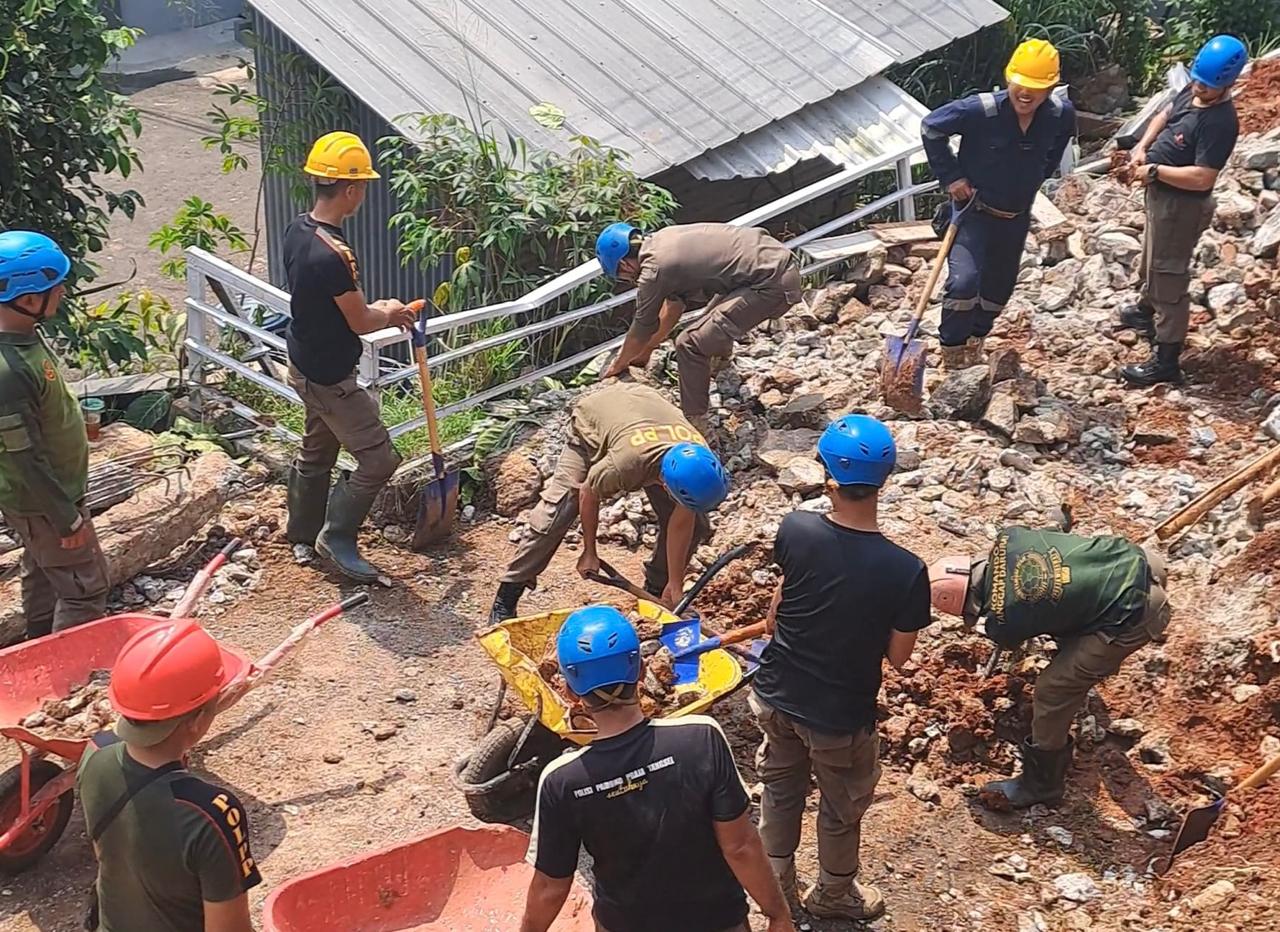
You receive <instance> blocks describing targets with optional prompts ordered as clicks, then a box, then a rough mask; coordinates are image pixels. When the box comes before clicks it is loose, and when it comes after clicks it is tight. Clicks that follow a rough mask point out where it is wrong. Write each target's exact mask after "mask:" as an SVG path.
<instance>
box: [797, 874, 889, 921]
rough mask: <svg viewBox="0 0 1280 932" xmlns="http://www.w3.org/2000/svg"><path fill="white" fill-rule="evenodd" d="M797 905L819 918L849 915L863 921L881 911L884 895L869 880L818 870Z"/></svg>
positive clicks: (855, 919) (850, 917) (874, 916)
mask: <svg viewBox="0 0 1280 932" xmlns="http://www.w3.org/2000/svg"><path fill="white" fill-rule="evenodd" d="M801 905H802V906H803V907H804V909H805V911H806V912H807V913H809V915H811V916H816V917H817V918H819V919H852V920H853V921H854V922H866V921H868V920H871V919H875V918H876V917H877V916H880V915H883V913H884V896H883V895H882V894H881V893H880V891H879V890H877V889H876V888H875V887H873V886H871V885H870V884H865V883H858V881H857V879H856V878H853V877H835V876H833V875H831V874H828V873H827V872H826V871H822V872H821V873H820V875H819V877H818V882H817V883H816V884H814V885H813V886H812V887H811V888H810V889H809V892H808V893H806V894H805V895H804V900H803V901H802V903H801Z"/></svg>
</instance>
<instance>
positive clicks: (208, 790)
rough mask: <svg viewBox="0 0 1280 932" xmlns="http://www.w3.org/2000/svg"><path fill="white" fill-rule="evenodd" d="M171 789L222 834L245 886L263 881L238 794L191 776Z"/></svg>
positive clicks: (179, 798)
mask: <svg viewBox="0 0 1280 932" xmlns="http://www.w3.org/2000/svg"><path fill="white" fill-rule="evenodd" d="M169 788H170V790H171V791H172V792H173V798H174V800H175V801H176V802H178V803H181V804H184V805H187V806H190V807H192V808H194V809H197V810H199V812H200V814H201V815H203V816H204V817H205V820H206V821H207V822H208V823H209V824H210V825H212V826H213V827H214V829H215V830H217V832H218V833H219V834H220V835H221V837H222V840H223V841H224V842H225V843H226V846H227V856H228V857H230V858H231V859H232V860H233V861H234V862H235V863H236V864H237V865H239V868H240V878H241V880H243V881H244V888H245V889H246V890H248V889H249V888H250V887H253V886H256V885H257V884H259V883H261V882H262V875H261V874H260V873H259V872H258V864H257V862H256V861H254V859H253V853H252V852H251V851H250V849H249V819H248V817H247V816H246V815H245V811H244V806H242V805H241V804H240V800H238V799H236V797H235V794H234V793H232V792H231V791H230V790H224V789H222V788H221V787H217V786H213V785H212V784H209V783H205V782H204V781H203V780H201V779H200V778H198V777H193V776H190V775H187V776H183V777H180V778H178V779H176V780H171V781H170V782H169Z"/></svg>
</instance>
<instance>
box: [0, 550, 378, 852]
mask: <svg viewBox="0 0 1280 932" xmlns="http://www.w3.org/2000/svg"><path fill="white" fill-rule="evenodd" d="M231 549H233V548H228V549H227V550H224V551H223V552H222V553H220V554H218V556H217V557H215V558H214V563H211V564H210V567H212V568H213V569H216V568H217V566H216V565H221V561H222V560H225V559H226V555H227V553H229V551H230V550H231ZM215 564H216V565H215ZM212 575H213V574H212V572H211V571H210V572H208V573H207V574H206V573H205V572H204V571H202V573H201V574H200V575H199V576H197V578H196V580H195V581H193V583H192V588H194V587H196V586H200V587H201V588H203V587H204V586H207V585H208V580H209V577H211V576H212ZM197 595H198V594H197ZM368 600H369V596H368V594H367V593H360V594H359V595H355V596H352V597H351V598H349V599H347V600H346V601H344V602H341V603H339V604H337V605H333V606H330V607H329V608H327V609H325V610H324V611H323V612H321V613H320V614H318V615H316V616H314V617H313V618H309V619H308V620H307V621H305V622H303V623H302V624H300V625H298V626H297V627H295V628H294V629H293V631H292V632H290V634H289V637H288V638H287V639H286V640H285V641H284V643H283V644H281V645H280V646H279V647H277V648H276V649H275V650H273V651H272V652H271V653H270V654H268V655H267V656H265V657H263V658H262V659H261V660H259V661H258V662H257V663H255V664H253V665H252V666H251V667H250V668H249V671H248V673H247V675H246V676H245V678H243V679H241V680H239V681H237V682H235V683H231V684H229V685H228V686H227V687H226V689H225V690H224V691H223V695H222V699H221V701H220V703H219V709H220V710H224V709H226V708H229V707H230V706H231V705H233V704H234V703H235V702H236V701H238V700H239V699H240V698H241V697H242V696H243V695H244V694H245V693H246V692H247V691H248V690H249V689H251V688H253V687H254V686H257V685H259V684H260V683H261V682H262V681H263V680H264V679H265V678H266V677H267V676H268V675H269V674H270V673H271V671H272V670H273V669H274V668H275V666H276V665H277V664H279V663H280V661H282V660H283V659H284V657H285V656H287V655H288V654H290V653H292V652H293V650H294V649H296V648H297V646H298V645H299V644H300V643H301V642H302V641H303V639H304V638H305V637H306V636H307V635H308V634H310V633H311V632H312V631H314V630H315V629H316V628H318V627H319V626H320V625H322V624H324V623H325V622H326V621H328V620H329V619H331V618H335V617H337V616H338V615H341V614H342V613H343V612H344V611H347V610H348V609H351V608H354V607H355V606H357V605H363V604H364V603H365V602H367V601H368ZM165 620H166V619H164V618H158V617H156V616H154V615H113V616H112V617H110V618H103V619H100V620H98V621H91V622H89V623H88V624H83V625H79V626H77V627H75V628H68V629H66V630H65V631H59V632H56V633H55V634H50V635H46V636H45V637H42V638H37V639H35V640H33V641H27V642H25V643H23V644H17V645H14V646H13V647H9V648H6V649H4V650H0V723H2V724H0V735H3V736H4V737H5V738H8V739H10V740H11V741H13V743H14V744H15V745H17V748H18V753H19V754H20V755H21V758H22V760H21V761H20V762H19V763H18V764H15V765H14V766H13V767H11V768H10V769H9V770H7V771H6V772H5V773H4V774H2V775H0V871H3V872H6V873H17V872H19V871H22V870H25V869H27V868H28V867H31V866H32V865H33V864H35V863H36V861H38V860H39V859H40V858H41V857H42V856H43V855H44V854H45V853H46V852H47V851H48V850H49V849H50V848H52V847H53V846H54V845H55V844H56V843H57V841H58V839H59V838H60V837H61V836H62V833H63V831H65V830H66V827H67V822H68V820H70V818H71V811H72V809H73V808H74V807H75V793H74V792H73V790H74V787H75V780H76V765H77V764H78V763H79V761H80V757H81V756H82V755H83V754H84V750H85V748H86V747H87V746H88V744H89V739H87V738H84V739H67V738H44V737H41V736H40V735H37V734H35V733H33V732H31V731H30V730H28V729H26V728H23V727H22V726H21V725H19V724H17V723H18V722H21V721H22V720H23V719H24V718H26V717H27V716H28V715H30V714H31V713H32V712H35V711H37V710H38V709H39V708H40V707H41V706H42V705H43V704H44V702H45V701H46V700H49V699H56V698H58V697H60V696H65V695H66V694H67V693H68V692H70V690H71V686H72V685H73V684H76V683H84V682H85V681H86V680H87V679H88V678H89V674H90V673H92V672H93V671H94V670H102V669H109V668H110V667H111V665H112V664H113V663H115V660H116V657H117V655H119V653H120V649H121V648H122V647H124V645H125V642H127V641H128V640H129V638H131V637H133V635H134V634H136V633H137V632H138V631H140V630H142V629H143V628H146V627H148V626H149V625H153V624H155V623H156V622H158V621H165ZM10 723H12V724H10ZM51 757H57V758H61V759H62V760H64V761H66V762H67V764H66V766H63V765H61V764H59V763H56V762H55V761H53V760H50V759H49V758H51Z"/></svg>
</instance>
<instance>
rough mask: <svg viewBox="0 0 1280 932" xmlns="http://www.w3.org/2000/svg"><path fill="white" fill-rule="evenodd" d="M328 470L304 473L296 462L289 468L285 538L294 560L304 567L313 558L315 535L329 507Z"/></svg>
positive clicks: (321, 526)
mask: <svg viewBox="0 0 1280 932" xmlns="http://www.w3.org/2000/svg"><path fill="white" fill-rule="evenodd" d="M329 475H330V474H329V473H327V472H326V473H324V474H323V475H319V476H305V475H303V474H302V473H301V472H299V471H298V467H297V466H296V465H295V466H293V467H291V468H290V469H289V482H288V490H289V494H288V503H289V521H288V523H287V524H286V525H285V538H286V539H287V540H288V541H289V543H290V544H291V545H292V546H293V559H294V561H295V562H297V563H298V564H300V565H302V566H305V565H307V564H308V563H310V562H311V561H312V560H314V559H315V556H316V537H318V536H319V534H320V529H321V528H323V527H324V518H325V513H326V512H327V511H328V509H329Z"/></svg>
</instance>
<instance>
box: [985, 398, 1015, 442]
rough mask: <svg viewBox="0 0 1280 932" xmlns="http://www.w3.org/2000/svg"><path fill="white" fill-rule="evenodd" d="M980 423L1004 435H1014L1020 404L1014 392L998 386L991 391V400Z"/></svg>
mask: <svg viewBox="0 0 1280 932" xmlns="http://www.w3.org/2000/svg"><path fill="white" fill-rule="evenodd" d="M980 423H981V424H982V426H983V427H988V428H990V429H991V430H994V431H995V432H996V433H998V434H1000V435H1002V436H1004V437H1009V438H1011V437H1013V431H1014V428H1015V427H1016V426H1017V424H1018V405H1017V403H1016V402H1015V401H1014V398H1013V392H1011V391H1009V390H1008V389H1006V388H1004V387H997V388H996V389H995V390H994V391H993V392H992V393H991V401H990V403H988V405H987V410H986V412H985V413H984V414H983V416H982V420H981V422H980Z"/></svg>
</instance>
